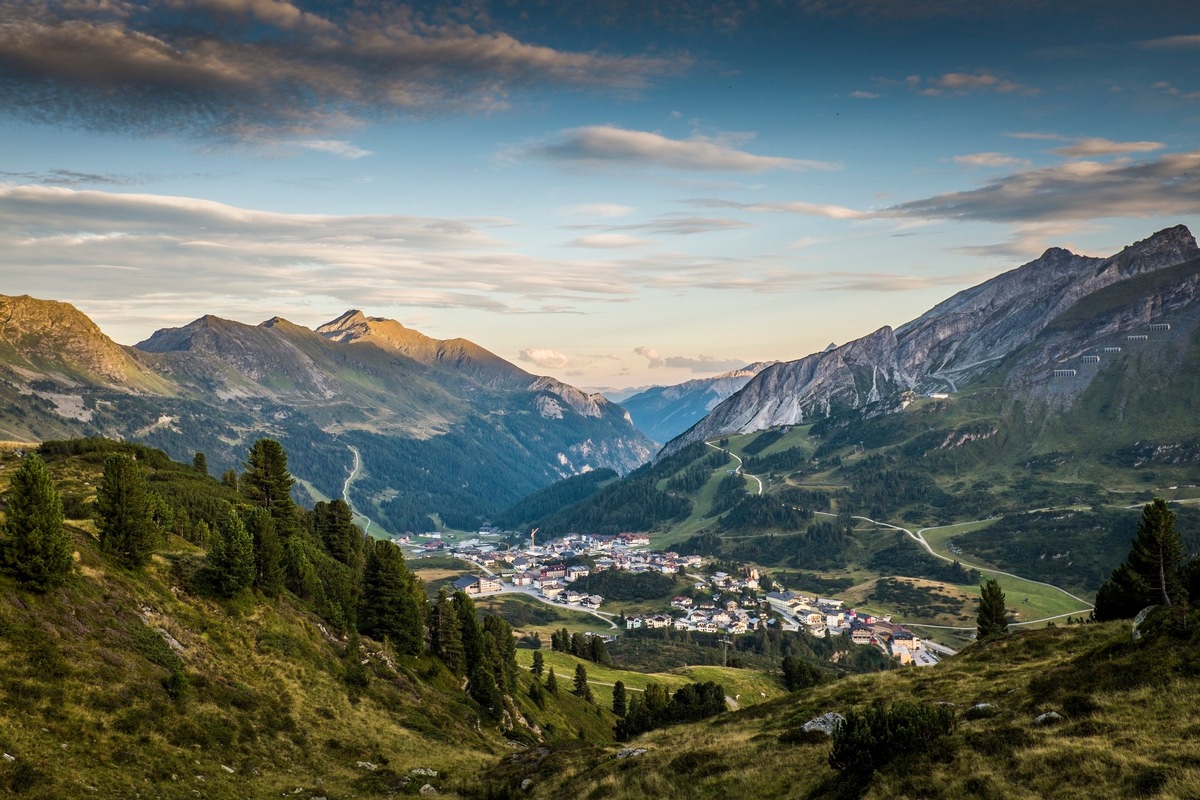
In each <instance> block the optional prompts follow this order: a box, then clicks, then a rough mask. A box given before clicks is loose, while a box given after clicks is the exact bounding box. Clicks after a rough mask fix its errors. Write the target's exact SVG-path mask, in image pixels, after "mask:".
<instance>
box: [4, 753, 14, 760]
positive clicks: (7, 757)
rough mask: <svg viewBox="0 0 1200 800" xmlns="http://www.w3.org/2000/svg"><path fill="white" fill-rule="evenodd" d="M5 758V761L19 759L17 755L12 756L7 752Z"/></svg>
mask: <svg viewBox="0 0 1200 800" xmlns="http://www.w3.org/2000/svg"><path fill="white" fill-rule="evenodd" d="M4 760H5V761H16V760H17V757H16V756H10V755H9V754H8V753H5V754H4Z"/></svg>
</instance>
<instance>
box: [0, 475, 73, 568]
mask: <svg viewBox="0 0 1200 800" xmlns="http://www.w3.org/2000/svg"><path fill="white" fill-rule="evenodd" d="M0 564H3V566H4V568H5V569H6V570H7V571H8V572H10V573H12V574H13V575H15V576H16V578H17V580H19V581H20V582H21V583H23V584H24V585H26V586H28V587H29V588H31V589H35V590H37V591H45V590H46V589H49V588H50V587H52V586H57V585H58V584H60V583H62V582H63V580H65V579H66V577H67V576H68V575H69V574H70V573H71V540H70V537H69V536H68V534H67V532H66V530H65V529H64V528H63V511H62V498H60V497H59V495H58V492H57V491H55V489H54V484H53V482H52V481H51V480H50V474H49V473H48V472H47V471H46V465H45V464H44V463H43V462H42V459H41V458H40V457H39V456H38V454H37V453H35V452H30V453H29V454H28V455H26V456H25V458H24V459H22V461H21V466H20V467H19V468H18V469H17V471H16V473H14V474H13V478H12V484H11V486H10V491H9V495H8V507H7V509H6V510H5V522H4V528H3V531H2V536H0Z"/></svg>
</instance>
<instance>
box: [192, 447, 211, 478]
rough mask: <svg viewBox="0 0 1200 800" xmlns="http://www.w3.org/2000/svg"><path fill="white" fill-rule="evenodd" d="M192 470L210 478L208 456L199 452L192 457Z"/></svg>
mask: <svg viewBox="0 0 1200 800" xmlns="http://www.w3.org/2000/svg"><path fill="white" fill-rule="evenodd" d="M192 469H194V470H196V472H199V473H200V474H201V475H203V476H205V477H208V456H206V455H204V453H202V452H199V451H197V453H196V455H194V456H192Z"/></svg>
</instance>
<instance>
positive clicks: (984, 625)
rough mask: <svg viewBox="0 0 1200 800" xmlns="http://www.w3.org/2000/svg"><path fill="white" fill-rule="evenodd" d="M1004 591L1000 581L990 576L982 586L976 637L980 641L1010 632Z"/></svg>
mask: <svg viewBox="0 0 1200 800" xmlns="http://www.w3.org/2000/svg"><path fill="white" fill-rule="evenodd" d="M1004 605H1005V604H1004V592H1003V590H1001V588H1000V582H999V581H997V580H996V579H995V578H988V579H987V580H985V581H984V582H983V586H981V587H980V593H979V614H978V616H977V617H976V632H975V638H976V639H977V640H978V641H981V642H982V641H984V640H986V639H994V638H996V637H997V636H1003V635H1004V634H1006V633H1008V615H1007V613H1006V610H1005V607H1004Z"/></svg>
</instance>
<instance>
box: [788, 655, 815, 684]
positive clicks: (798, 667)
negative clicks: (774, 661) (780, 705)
mask: <svg viewBox="0 0 1200 800" xmlns="http://www.w3.org/2000/svg"><path fill="white" fill-rule="evenodd" d="M820 682H821V673H820V672H819V671H818V670H817V668H816V667H814V666H813V665H812V664H809V663H808V662H807V661H805V660H804V659H802V658H800V657H798V656H785V657H784V659H783V685H784V688H786V689H787V690H788V691H789V692H794V691H796V690H797V689H807V688H808V687H810V686H816V685H817V684H818V683H820Z"/></svg>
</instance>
